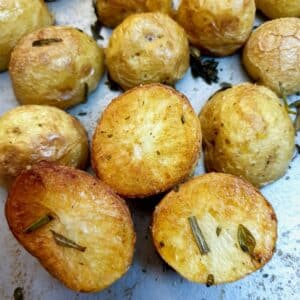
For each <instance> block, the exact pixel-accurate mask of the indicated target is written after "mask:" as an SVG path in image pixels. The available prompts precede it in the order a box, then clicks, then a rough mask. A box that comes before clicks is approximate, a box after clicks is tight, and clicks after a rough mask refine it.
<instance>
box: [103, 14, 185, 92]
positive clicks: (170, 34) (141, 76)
mask: <svg viewBox="0 0 300 300" xmlns="http://www.w3.org/2000/svg"><path fill="white" fill-rule="evenodd" d="M106 63H107V67H108V70H109V74H110V76H111V78H112V79H113V80H114V81H116V82H117V83H118V84H119V85H120V86H121V87H122V88H123V89H129V88H132V87H134V86H137V85H139V84H145V83H154V82H161V83H166V84H171V85H172V84H174V83H175V82H176V81H177V80H179V79H180V78H181V77H182V76H183V75H184V74H185V72H186V70H187V69H188V67H189V46H188V39H187V36H186V34H185V32H184V30H183V29H182V28H181V27H180V26H179V25H178V24H176V22H175V21H173V20H172V19H171V18H170V17H169V16H167V15H164V14H162V13H143V14H136V15H132V16H130V17H128V18H127V19H126V20H125V21H123V22H122V23H121V24H120V25H119V26H118V27H117V28H116V29H115V30H114V31H113V33H112V36H111V37H110V40H109V45H108V48H107V49H106Z"/></svg>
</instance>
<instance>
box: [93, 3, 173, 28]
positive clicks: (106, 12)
mask: <svg viewBox="0 0 300 300" xmlns="http://www.w3.org/2000/svg"><path fill="white" fill-rule="evenodd" d="M96 10H97V14H98V17H99V19H100V22H101V23H102V24H103V25H105V26H108V27H115V26H117V25H119V24H120V23H121V22H122V21H123V20H124V19H125V18H126V17H128V16H129V15H132V14H134V13H142V12H150V11H160V12H163V13H170V12H171V10H172V1H171V0H127V1H124V0H110V1H107V0H96Z"/></svg>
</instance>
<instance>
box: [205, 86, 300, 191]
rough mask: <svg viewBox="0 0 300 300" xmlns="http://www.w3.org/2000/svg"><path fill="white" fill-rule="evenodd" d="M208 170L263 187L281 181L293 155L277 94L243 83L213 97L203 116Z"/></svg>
mask: <svg viewBox="0 0 300 300" xmlns="http://www.w3.org/2000/svg"><path fill="white" fill-rule="evenodd" d="M200 121H201V125H202V132H203V142H204V154H205V156H204V158H205V166H206V168H207V170H208V171H217V172H224V173H231V174H234V175H237V176H241V177H244V178H245V179H247V180H248V181H250V182H251V183H252V184H254V185H256V186H263V185H265V184H267V183H270V182H272V181H274V180H276V179H278V178H279V177H281V176H282V175H283V174H284V173H285V172H286V170H287V168H288V164H289V162H290V160H291V158H292V156H293V153H294V147H295V144H294V139H295V131H294V128H293V124H292V121H291V119H290V117H289V116H288V114H287V112H286V110H285V108H284V107H283V105H282V104H281V103H280V101H279V99H278V97H277V96H276V94H274V93H273V92H272V91H271V90H269V89H268V88H265V87H263V86H256V85H254V84H250V83H245V84H240V85H238V86H235V87H233V88H231V89H227V90H226V91H223V92H219V93H217V94H216V95H214V96H213V97H212V98H211V99H210V100H209V101H208V102H207V103H206V105H205V106H204V108H203V110H202V111H201V114H200Z"/></svg>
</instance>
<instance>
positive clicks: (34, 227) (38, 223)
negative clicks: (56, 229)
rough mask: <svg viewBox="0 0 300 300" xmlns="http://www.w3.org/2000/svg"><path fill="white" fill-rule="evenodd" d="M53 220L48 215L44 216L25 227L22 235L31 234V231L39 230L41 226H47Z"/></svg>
mask: <svg viewBox="0 0 300 300" xmlns="http://www.w3.org/2000/svg"><path fill="white" fill-rule="evenodd" d="M53 219H54V218H53V217H52V216H51V215H50V214H46V215H44V216H43V217H41V218H39V219H37V220H36V221H34V222H33V223H32V224H30V225H29V226H27V227H26V228H25V229H24V230H23V233H31V232H33V231H36V230H37V229H39V228H41V227H42V226H44V225H46V224H48V223H49V222H51V221H52V220H53Z"/></svg>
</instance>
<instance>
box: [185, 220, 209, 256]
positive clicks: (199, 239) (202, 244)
mask: <svg viewBox="0 0 300 300" xmlns="http://www.w3.org/2000/svg"><path fill="white" fill-rule="evenodd" d="M188 220H189V223H190V226H191V230H192V233H193V236H194V238H195V241H196V243H197V246H198V248H199V251H200V253H201V255H205V254H207V253H208V252H209V251H210V249H209V247H208V245H207V243H206V241H205V238H204V236H203V233H202V231H201V229H200V227H199V224H198V222H197V219H196V217H195V216H192V217H189V218H188Z"/></svg>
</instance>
